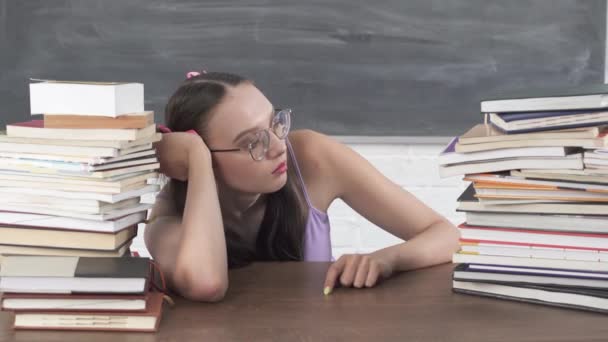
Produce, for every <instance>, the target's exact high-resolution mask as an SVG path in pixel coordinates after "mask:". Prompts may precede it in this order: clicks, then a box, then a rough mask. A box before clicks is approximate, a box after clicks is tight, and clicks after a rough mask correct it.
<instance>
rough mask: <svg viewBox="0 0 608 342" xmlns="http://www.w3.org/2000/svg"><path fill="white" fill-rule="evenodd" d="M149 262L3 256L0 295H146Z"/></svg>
mask: <svg viewBox="0 0 608 342" xmlns="http://www.w3.org/2000/svg"><path fill="white" fill-rule="evenodd" d="M149 275H150V259H149V258H133V257H118V258H90V257H67V256H31V255H6V256H4V257H3V258H2V266H1V267H0V292H19V293H135V294H143V293H145V291H146V289H147V285H148V278H149Z"/></svg>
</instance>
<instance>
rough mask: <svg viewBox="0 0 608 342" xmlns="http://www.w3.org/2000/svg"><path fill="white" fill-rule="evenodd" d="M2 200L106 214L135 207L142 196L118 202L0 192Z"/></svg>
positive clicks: (44, 207) (37, 206)
mask: <svg viewBox="0 0 608 342" xmlns="http://www.w3.org/2000/svg"><path fill="white" fill-rule="evenodd" d="M0 202H2V203H6V204H12V205H17V204H18V205H25V206H29V207H35V208H41V209H56V210H70V211H74V212H78V213H85V214H104V213H107V212H109V211H112V210H116V209H123V208H128V207H133V206H135V205H137V204H138V203H140V198H137V197H134V198H129V199H126V200H123V201H119V202H116V203H108V202H102V201H97V200H83V199H71V198H58V197H52V196H39V195H35V194H17V193H6V194H0ZM142 203H143V202H142Z"/></svg>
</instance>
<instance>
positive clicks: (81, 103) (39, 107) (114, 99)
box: [30, 80, 144, 117]
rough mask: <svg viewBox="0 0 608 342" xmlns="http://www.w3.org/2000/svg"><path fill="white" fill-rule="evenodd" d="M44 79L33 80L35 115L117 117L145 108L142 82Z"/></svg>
mask: <svg viewBox="0 0 608 342" xmlns="http://www.w3.org/2000/svg"><path fill="white" fill-rule="evenodd" d="M32 81H36V80H32ZM41 81H42V82H37V83H30V112H31V114H45V115H53V114H71V115H98V116H108V117H117V116H120V115H124V114H130V113H140V112H143V111H144V85H143V84H142V83H100V82H99V83H95V82H68V81H52V80H41Z"/></svg>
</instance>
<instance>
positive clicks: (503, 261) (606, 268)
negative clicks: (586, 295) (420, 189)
mask: <svg viewBox="0 0 608 342" xmlns="http://www.w3.org/2000/svg"><path fill="white" fill-rule="evenodd" d="M452 262H453V263H455V264H481V265H502V266H524V267H542V268H551V269H554V268H557V269H571V270H580V271H601V272H608V261H605V260H602V261H581V260H567V259H543V258H529V257H512V256H502V255H501V256H497V255H479V254H476V253H464V252H457V253H454V254H453V255H452Z"/></svg>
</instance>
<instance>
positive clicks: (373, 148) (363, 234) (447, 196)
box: [133, 139, 464, 258]
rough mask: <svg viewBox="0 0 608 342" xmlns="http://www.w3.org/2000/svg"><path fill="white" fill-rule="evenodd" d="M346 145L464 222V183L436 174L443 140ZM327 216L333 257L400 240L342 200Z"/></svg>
mask: <svg viewBox="0 0 608 342" xmlns="http://www.w3.org/2000/svg"><path fill="white" fill-rule="evenodd" d="M361 140H364V139H361ZM435 140H442V139H435ZM348 145H349V146H351V147H352V148H353V149H354V150H355V151H357V152H358V153H359V154H361V155H362V156H363V157H365V158H366V159H368V160H369V161H370V162H371V163H372V164H373V165H374V166H375V167H376V168H378V169H379V170H380V171H381V172H382V173H383V174H384V175H386V176H387V177H388V178H389V179H391V180H392V181H393V182H395V183H396V184H398V185H400V186H402V187H403V188H405V189H406V190H408V191H410V192H411V193H413V194H414V195H416V196H417V197H418V198H419V199H421V200H422V201H423V202H425V203H426V204H427V205H429V206H430V207H432V208H433V209H435V210H436V211H437V212H439V213H440V214H442V215H443V216H445V217H447V218H448V219H450V220H451V221H452V222H453V223H455V224H458V223H460V222H461V221H463V218H464V215H462V214H460V213H456V211H455V208H456V198H457V197H458V195H460V193H461V192H462V190H464V182H463V181H462V179H461V177H451V178H446V179H440V178H439V176H438V171H437V155H438V154H439V152H440V151H441V150H442V149H443V147H444V144H443V143H428V144H426V143H422V144H421V143H405V142H401V143H399V142H396V143H393V142H391V143H390V144H388V143H387V144H375V143H358V144H355V143H349V144H348ZM148 200H152V199H151V198H150V199H148ZM329 215H330V220H331V226H332V232H331V237H332V246H333V252H334V257H336V258H337V257H339V256H340V255H341V254H344V253H356V252H359V253H366V252H370V251H374V250H376V249H379V248H383V247H386V246H390V245H392V244H395V243H397V242H399V239H397V238H395V237H394V236H392V235H390V234H388V233H386V232H384V231H383V230H382V229H380V228H378V227H376V226H375V225H373V224H372V223H370V222H369V221H367V220H365V219H364V218H363V217H361V216H360V215H358V214H357V213H356V212H354V211H353V210H352V209H350V208H349V207H348V206H347V205H346V204H344V203H343V202H342V201H336V202H335V203H334V204H333V205H332V206H331V207H330V208H329ZM141 226H143V225H141ZM142 237H143V227H141V228H140V231H139V235H138V237H137V238H136V240H135V241H134V244H133V249H134V250H136V251H138V252H139V253H140V254H141V255H148V254H147V251H146V250H145V246H144V244H143V240H142Z"/></svg>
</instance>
